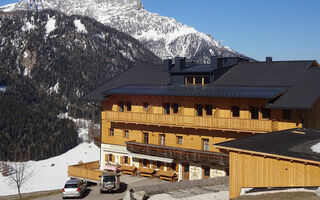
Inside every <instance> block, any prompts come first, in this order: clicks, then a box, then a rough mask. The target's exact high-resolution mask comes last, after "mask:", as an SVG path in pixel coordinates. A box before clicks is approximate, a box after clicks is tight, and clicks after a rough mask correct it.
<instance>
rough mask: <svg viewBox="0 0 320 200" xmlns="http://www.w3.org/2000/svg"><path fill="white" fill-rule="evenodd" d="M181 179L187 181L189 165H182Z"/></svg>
mask: <svg viewBox="0 0 320 200" xmlns="http://www.w3.org/2000/svg"><path fill="white" fill-rule="evenodd" d="M182 179H183V180H189V163H182Z"/></svg>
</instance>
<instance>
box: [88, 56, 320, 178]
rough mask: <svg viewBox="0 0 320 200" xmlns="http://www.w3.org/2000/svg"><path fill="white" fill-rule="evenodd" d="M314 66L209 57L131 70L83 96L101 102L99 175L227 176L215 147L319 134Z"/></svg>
mask: <svg viewBox="0 0 320 200" xmlns="http://www.w3.org/2000/svg"><path fill="white" fill-rule="evenodd" d="M319 75H320V71H319V65H318V63H317V62H316V61H282V62H273V61H272V60H271V58H268V59H267V60H266V62H249V61H248V60H245V59H242V58H234V57H232V58H230V57H213V58H212V61H211V63H210V64H197V63H194V62H188V61H187V60H186V59H185V58H180V57H178V58H175V60H174V64H173V63H172V60H165V61H164V64H162V65H136V66H135V67H132V68H130V69H128V70H126V71H124V72H123V73H121V74H119V75H118V76H116V77H114V78H112V79H110V80H108V81H107V82H106V83H105V84H104V85H102V86H100V87H98V88H96V89H95V90H93V91H92V92H90V93H88V94H87V95H85V96H84V97H82V100H86V101H96V102H101V158H100V168H101V169H103V168H104V166H106V165H109V164H117V165H121V166H133V165H134V166H135V167H137V168H140V169H142V168H143V169H147V168H148V169H154V170H155V171H160V172H161V171H164V172H168V171H171V172H172V173H174V174H175V175H176V179H177V180H183V179H189V180H193V179H202V178H210V177H211V178H212V177H217V176H225V175H228V174H229V156H228V155H227V154H224V153H221V152H219V150H218V149H217V148H216V147H214V144H217V143H221V142H226V141H230V140H234V139H238V138H243V137H247V136H252V135H255V134H263V133H266V132H272V131H280V130H284V129H290V128H297V127H308V128H320V123H319V118H320V116H319V115H320V114H319V113H320V112H319V107H320V106H319V101H318V98H319V94H320V90H319V88H320V87H319V86H320V83H319V81H318V79H319V78H318V77H319Z"/></svg>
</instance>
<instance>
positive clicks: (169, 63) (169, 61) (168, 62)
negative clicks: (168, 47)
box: [163, 59, 172, 71]
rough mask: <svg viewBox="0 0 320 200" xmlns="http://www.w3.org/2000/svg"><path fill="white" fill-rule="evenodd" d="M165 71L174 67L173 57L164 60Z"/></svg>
mask: <svg viewBox="0 0 320 200" xmlns="http://www.w3.org/2000/svg"><path fill="white" fill-rule="evenodd" d="M163 67H164V71H170V70H171V69H172V59H164V60H163Z"/></svg>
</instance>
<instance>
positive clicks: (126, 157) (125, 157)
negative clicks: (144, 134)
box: [123, 156, 130, 165]
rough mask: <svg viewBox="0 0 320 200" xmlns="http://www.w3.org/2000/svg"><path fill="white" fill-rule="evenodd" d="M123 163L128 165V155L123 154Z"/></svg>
mask: <svg viewBox="0 0 320 200" xmlns="http://www.w3.org/2000/svg"><path fill="white" fill-rule="evenodd" d="M123 160H124V163H125V164H128V165H130V158H129V157H128V156H124V159H123Z"/></svg>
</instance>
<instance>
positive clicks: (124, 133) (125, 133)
mask: <svg viewBox="0 0 320 200" xmlns="http://www.w3.org/2000/svg"><path fill="white" fill-rule="evenodd" d="M123 136H124V137H125V138H129V130H124V131H123Z"/></svg>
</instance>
